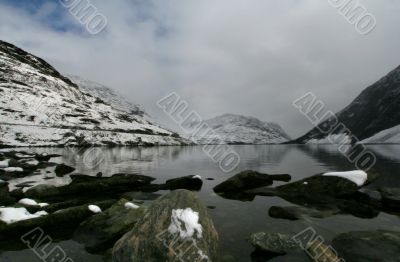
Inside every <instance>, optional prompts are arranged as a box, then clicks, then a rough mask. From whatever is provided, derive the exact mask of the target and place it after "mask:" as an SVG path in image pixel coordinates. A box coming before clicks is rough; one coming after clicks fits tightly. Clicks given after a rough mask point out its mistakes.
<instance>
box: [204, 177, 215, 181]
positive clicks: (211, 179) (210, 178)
mask: <svg viewBox="0 0 400 262" xmlns="http://www.w3.org/2000/svg"><path fill="white" fill-rule="evenodd" d="M206 180H209V181H213V180H215V179H214V178H212V177H208V178H206Z"/></svg>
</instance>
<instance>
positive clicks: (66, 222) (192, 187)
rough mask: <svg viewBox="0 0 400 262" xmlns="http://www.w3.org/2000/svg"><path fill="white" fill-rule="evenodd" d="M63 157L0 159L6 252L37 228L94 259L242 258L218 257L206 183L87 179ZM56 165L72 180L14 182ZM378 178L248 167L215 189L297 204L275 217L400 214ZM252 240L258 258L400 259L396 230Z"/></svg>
mask: <svg viewBox="0 0 400 262" xmlns="http://www.w3.org/2000/svg"><path fill="white" fill-rule="evenodd" d="M56 157H58V155H49V154H35V153H29V152H21V151H12V150H9V151H3V152H1V153H0V245H1V246H2V250H16V249H18V248H23V247H18V245H17V244H15V243H17V242H18V241H17V240H19V238H20V237H21V236H22V235H24V234H25V233H27V232H29V231H31V230H34V229H35V228H38V227H39V228H41V229H43V230H44V231H45V232H46V233H48V234H51V235H52V236H56V237H57V238H58V239H72V240H74V241H76V242H79V243H81V244H82V245H84V247H85V249H86V250H87V251H88V252H90V253H94V254H103V255H105V256H106V257H107V259H108V260H109V261H115V262H128V261H234V260H232V259H233V258H232V257H229V256H222V255H221V254H220V252H219V247H218V244H219V236H218V228H216V227H215V226H214V223H213V221H212V218H211V216H210V214H209V213H208V211H207V208H206V207H205V206H204V204H203V203H202V202H201V201H200V200H199V198H198V196H197V193H196V192H197V191H199V190H201V188H202V186H203V180H202V178H201V177H200V176H185V177H179V178H175V179H170V180H167V181H165V183H162V184H157V183H154V181H155V179H154V178H153V177H149V176H145V175H141V174H113V175H109V174H105V175H103V174H102V173H99V174H98V175H97V176H88V175H84V174H78V173H76V172H75V168H74V167H70V166H68V165H65V164H58V163H55V162H52V161H51V160H52V159H53V158H56ZM48 167H53V169H52V170H54V174H51V175H53V177H66V178H67V177H68V179H69V180H68V181H69V182H68V183H66V184H63V185H54V184H51V183H43V184H37V183H36V182H34V181H32V182H30V181H26V182H24V183H21V184H15V183H12V182H13V181H14V180H15V179H16V178H29V177H32V176H38V175H41V176H48V179H49V180H51V179H52V177H51V176H50V174H49V173H48V171H46V172H44V170H45V169H46V168H48ZM377 177H378V174H376V173H374V172H368V174H367V173H364V172H362V171H353V172H347V173H346V172H345V173H329V174H328V173H325V174H318V175H314V176H310V177H308V178H305V179H303V180H300V181H295V182H290V180H291V176H290V175H288V174H263V173H259V172H255V171H251V170H247V171H243V172H240V173H239V174H237V175H234V176H232V177H231V178H229V179H227V180H226V181H223V182H222V183H220V184H218V185H216V186H215V187H214V192H215V193H216V194H217V195H219V196H220V197H223V198H227V199H233V200H240V201H253V200H254V198H255V197H256V196H259V197H266V198H267V197H279V198H282V199H284V200H286V201H287V202H289V203H292V205H287V206H272V207H271V208H270V209H269V215H270V217H272V218H274V219H284V220H287V221H296V220H304V221H308V219H309V218H313V219H324V218H329V217H332V216H335V215H349V216H354V217H358V218H374V217H376V216H378V215H379V214H380V213H381V212H387V213H391V214H400V189H397V188H381V189H380V190H379V191H370V190H368V189H366V188H365V187H364V186H365V185H368V184H369V183H372V182H373V181H374V179H376V178H377ZM276 183H279V185H278V186H274V185H275V184H276ZM143 199H145V200H146V201H143ZM310 232H313V231H312V228H311V229H310ZM314 233H316V232H313V234H314ZM14 240H15V241H14ZM305 240H307V241H305ZM248 241H249V243H250V244H251V245H253V246H254V248H255V253H254V254H256V257H257V258H255V257H254V254H253V255H252V259H253V261H267V260H269V259H274V258H276V257H281V258H285V259H288V260H287V261H328V262H330V261H355V262H359V261H360V262H361V261H399V260H396V259H398V258H399V257H400V233H399V232H396V231H384V230H375V231H354V232H347V233H344V234H338V235H337V236H336V237H334V238H333V241H331V242H324V241H322V240H321V239H319V238H318V237H317V235H315V234H314V235H313V236H309V235H307V234H305V235H286V234H281V233H276V232H273V231H272V230H271V232H254V234H251V235H249V238H248ZM19 244H21V243H19ZM249 255H250V254H249ZM274 261H275V260H274ZM276 261H280V260H276ZM282 261H283V260H282ZM285 261H286V260H285Z"/></svg>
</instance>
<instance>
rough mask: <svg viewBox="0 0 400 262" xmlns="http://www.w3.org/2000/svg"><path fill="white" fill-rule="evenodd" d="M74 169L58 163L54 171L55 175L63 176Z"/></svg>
mask: <svg viewBox="0 0 400 262" xmlns="http://www.w3.org/2000/svg"><path fill="white" fill-rule="evenodd" d="M74 171H75V168H73V167H70V166H67V165H64V164H60V165H57V167H56V169H55V171H54V172H55V173H56V175H57V176H65V175H68V174H70V173H72V172H74Z"/></svg>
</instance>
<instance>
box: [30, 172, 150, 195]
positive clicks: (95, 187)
mask: <svg viewBox="0 0 400 262" xmlns="http://www.w3.org/2000/svg"><path fill="white" fill-rule="evenodd" d="M71 179H72V182H71V183H70V184H68V185H65V186H61V187H55V186H48V185H39V186H35V187H32V188H30V189H28V190H27V191H26V193H25V196H26V197H27V198H38V199H64V197H65V196H71V197H74V196H93V195H99V196H103V197H105V196H110V197H113V196H115V195H116V194H117V193H121V192H128V191H132V190H137V189H139V188H140V187H141V186H144V185H148V184H150V183H151V181H153V180H154V178H152V177H148V176H143V175H134V174H117V175H113V176H112V177H92V176H86V175H72V176H71Z"/></svg>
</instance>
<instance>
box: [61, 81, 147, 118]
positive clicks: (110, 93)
mask: <svg viewBox="0 0 400 262" xmlns="http://www.w3.org/2000/svg"><path fill="white" fill-rule="evenodd" d="M66 76H67V77H68V78H69V79H70V80H72V82H74V83H75V84H77V85H78V86H79V87H80V88H81V89H82V90H83V91H85V92H87V93H89V94H91V95H92V96H95V97H99V98H100V99H102V100H103V101H104V102H106V103H107V104H110V105H111V106H112V107H114V108H115V109H118V110H121V111H125V112H127V113H129V114H131V115H135V116H142V117H143V116H144V115H145V114H146V113H145V111H144V109H143V108H142V107H141V106H140V105H135V104H133V103H132V102H131V101H129V100H127V99H126V98H125V97H124V96H123V95H121V94H120V93H118V92H117V91H115V90H114V89H112V88H110V87H108V86H105V85H102V84H99V83H96V82H94V81H91V80H88V79H85V78H83V77H80V76H76V75H66Z"/></svg>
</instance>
